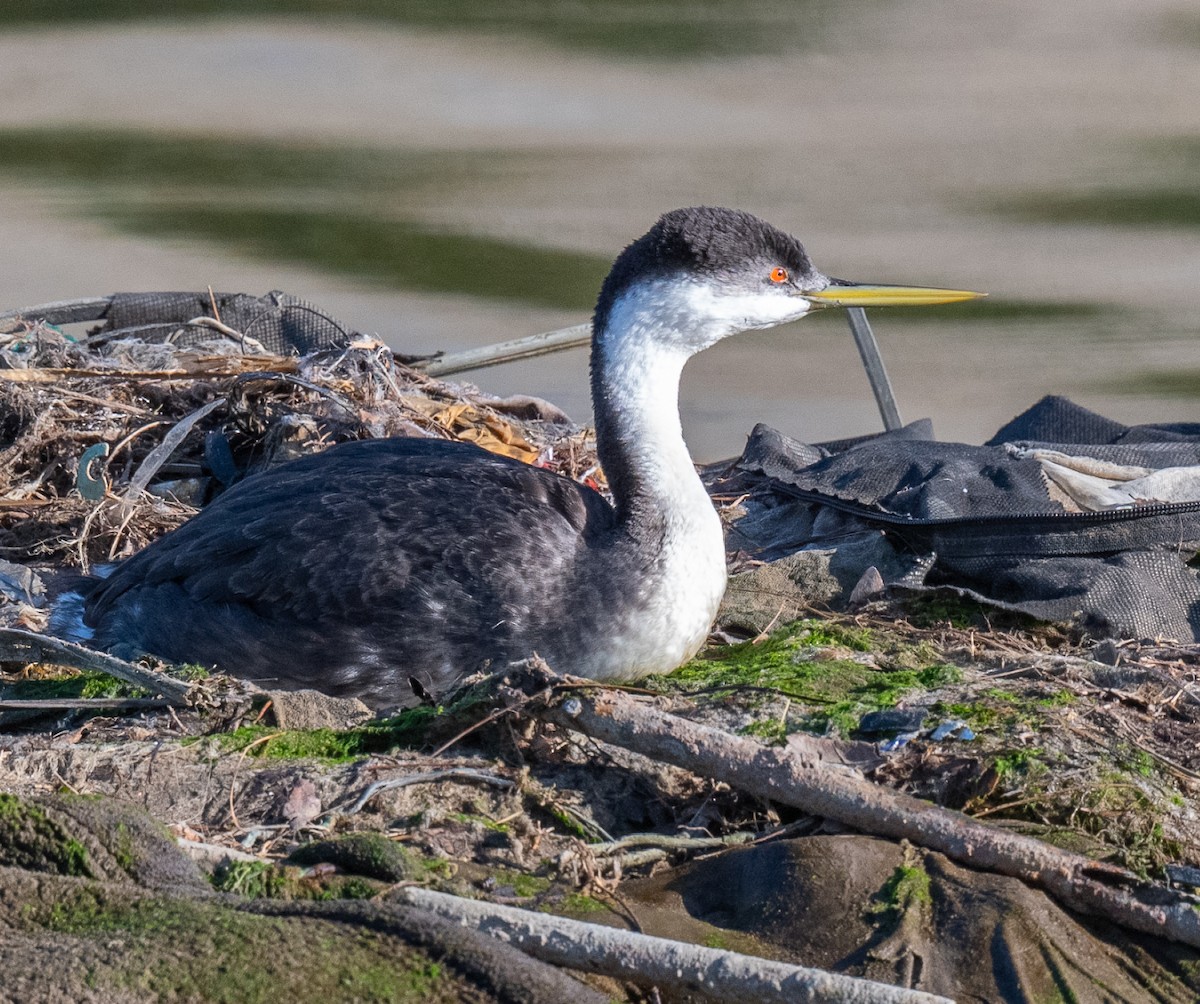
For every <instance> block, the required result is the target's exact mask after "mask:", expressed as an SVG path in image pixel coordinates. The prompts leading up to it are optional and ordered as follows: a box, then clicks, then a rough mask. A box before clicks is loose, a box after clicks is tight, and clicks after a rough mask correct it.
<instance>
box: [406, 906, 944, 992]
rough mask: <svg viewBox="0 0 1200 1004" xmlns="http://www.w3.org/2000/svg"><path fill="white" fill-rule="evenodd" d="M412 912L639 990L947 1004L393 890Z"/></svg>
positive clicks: (525, 913) (817, 972)
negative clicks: (426, 912)
mask: <svg viewBox="0 0 1200 1004" xmlns="http://www.w3.org/2000/svg"><path fill="white" fill-rule="evenodd" d="M398 896H399V898H400V899H401V900H402V901H404V902H406V903H408V904H409V905H411V906H415V907H418V908H420V909H424V910H429V911H431V912H432V913H437V914H440V915H441V916H443V917H447V918H449V919H451V920H455V921H457V922H458V923H459V924H460V925H462V926H463V927H468V928H473V929H475V930H477V931H481V932H482V933H484V934H488V935H491V936H492V937H493V938H497V939H499V940H501V941H505V942H508V943H510V944H512V945H515V946H516V947H518V948H520V949H521V950H522V951H523V952H525V953H526V954H528V955H532V956H533V957H534V958H535V959H540V960H541V961H543V962H549V963H551V964H552V965H556V966H566V967H567V968H569V969H576V970H580V971H582V972H586V973H601V974H603V975H605V976H610V977H613V978H614V979H619V980H629V981H630V982H633V983H637V984H640V985H643V986H644V985H646V984H652V985H654V986H657V987H662V988H667V987H669V988H671V989H675V990H680V991H684V992H691V993H695V992H697V991H699V992H700V993H701V994H702V995H703V996H704V998H705V999H706V1000H711V1001H717V1002H729V1004H745V1002H746V1001H754V1002H755V1004H800V1002H808V1004H825V1002H827V1004H951V1002H950V1001H949V1000H948V998H945V997H938V996H936V995H934V994H927V993H922V992H921V991H919V990H908V989H905V988H902V987H893V986H888V985H887V984H885V983H876V982H874V981H872V980H859V979H855V978H854V977H851V976H840V975H838V974H836V973H827V972H825V971H824V970H821V969H808V968H805V967H803V966H792V965H788V964H787V963H784V962H773V961H771V960H769V959H760V958H756V957H755V956H752V955H740V954H738V953H737V952H726V951H722V950H720V949H716V948H703V947H701V946H700V945H689V944H686V943H684V942H682V941H670V940H668V939H667V938H652V937H649V936H648V935H645V934H635V933H634V932H632V931H622V930H620V929H618V928H613V927H603V926H601V925H599V924H587V923H584V922H583V921H579V920H568V919H567V918H565V917H556V916H554V915H552V914H546V913H535V912H534V911H531V910H518V909H516V908H515V907H511V906H498V905H496V904H493V903H484V902H481V901H479V900H474V899H463V898H461V897H459V896H450V895H447V894H446V893H442V892H434V891H433V890H431V889H421V888H417V887H415V886H410V887H407V888H404V889H400V890H398Z"/></svg>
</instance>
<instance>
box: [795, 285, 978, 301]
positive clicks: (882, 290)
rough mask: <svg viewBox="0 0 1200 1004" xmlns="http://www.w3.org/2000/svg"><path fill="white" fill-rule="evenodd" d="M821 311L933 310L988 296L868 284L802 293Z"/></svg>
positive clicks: (840, 286)
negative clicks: (847, 309) (935, 307)
mask: <svg viewBox="0 0 1200 1004" xmlns="http://www.w3.org/2000/svg"><path fill="white" fill-rule="evenodd" d="M802 295H803V297H804V298H805V299H806V300H809V301H811V302H812V303H813V304H814V305H815V306H818V307H932V306H934V305H936V304H939V303H960V302H961V301H963V300H977V299H979V297H981V296H987V293H973V292H971V291H970V290H967V289H936V288H934V287H932V286H872V285H867V284H866V283H856V282H847V283H835V284H834V285H832V286H828V287H826V288H825V289H822V290H820V291H819V292H816V293H803V294H802Z"/></svg>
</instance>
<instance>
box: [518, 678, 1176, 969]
mask: <svg viewBox="0 0 1200 1004" xmlns="http://www.w3.org/2000/svg"><path fill="white" fill-rule="evenodd" d="M509 679H510V681H512V682H514V683H518V686H519V693H518V694H516V695H514V699H516V700H522V701H523V700H525V699H526V697H527V695H529V694H533V693H539V692H540V693H542V694H546V692H547V691H549V692H550V693H549V695H548V696H547V697H546V698H545V704H544V705H543V706H542V707H541V708H538V707H537V706H536V705H532V704H531V705H530V706H529V711H530V713H531V714H533V715H534V716H535V717H536V718H540V719H541V720H542V721H546V722H552V723H553V724H555V725H558V726H560V727H562V728H566V729H572V730H575V731H577V732H582V733H584V734H585V735H589V736H591V737H593V738H594V739H599V740H601V741H602V742H607V743H613V744H614V745H617V746H623V747H625V748H626V749H629V750H633V751H634V752H636V753H640V754H642V755H643V756H646V757H649V758H650V759H652V760H659V761H662V762H665V763H670V764H674V765H675V766H677V767H682V768H684V769H685V770H689V771H691V772H692V773H694V774H697V775H699V776H700V777H707V778H711V779H713V780H716V781H724V782H725V783H727V784H729V785H732V786H733V787H736V788H738V789H740V790H742V791H746V792H749V793H750V794H752V795H756V796H758V797H759V798H764V799H770V800H771V801H774V802H779V803H780V804H782V805H789V806H792V807H794V808H798V809H800V810H802V811H804V812H807V813H809V814H810V815H814V816H823V817H825V818H826V819H833V820H837V821H838V822H841V823H845V824H847V825H849V826H853V827H855V828H856V829H859V830H861V831H863V832H865V833H874V834H877V835H879V836H884V837H890V838H892V839H895V840H901V839H903V840H908V841H910V842H912V843H914V844H916V845H918V846H921V847H927V848H930V849H932V850H936V851H940V852H941V853H943V854H945V855H946V856H947V857H949V858H951V859H952V860H954V861H958V862H960V863H962V864H965V865H968V866H970V867H972V868H978V869H982V870H986V871H991V872H997V873H999V874H1001V875H1010V876H1013V877H1015V878H1019V879H1022V880H1023V881H1025V882H1029V883H1030V884H1032V885H1036V886H1040V887H1041V888H1043V889H1045V890H1046V891H1047V892H1049V893H1050V894H1051V895H1053V896H1054V897H1055V898H1056V899H1058V900H1059V902H1061V903H1063V904H1064V905H1066V906H1068V907H1070V908H1071V909H1073V910H1077V911H1078V912H1080V913H1085V914H1093V915H1096V916H1101V917H1106V918H1108V919H1109V920H1111V921H1113V922H1114V923H1117V924H1120V925H1122V926H1123V927H1128V928H1131V929H1133V930H1135V931H1144V932H1146V933H1148V934H1153V935H1157V936H1160V937H1167V938H1170V939H1172V940H1174V941H1180V942H1183V943H1184V944H1187V945H1192V946H1193V947H1197V948H1200V911H1198V910H1196V909H1195V908H1194V907H1193V906H1192V904H1191V903H1190V902H1186V901H1184V900H1183V899H1182V898H1181V897H1178V896H1176V895H1175V894H1174V893H1172V892H1171V891H1170V890H1167V889H1165V888H1163V887H1162V886H1158V885H1154V884H1152V883H1148V882H1142V881H1140V880H1139V879H1138V878H1137V877H1136V876H1135V875H1133V874H1132V873H1131V872H1128V871H1126V870H1124V869H1123V868H1117V867H1115V866H1113V865H1108V864H1105V863H1103V862H1099V861H1092V860H1091V859H1089V858H1086V857H1084V856H1083V855H1081V854H1073V853H1071V852H1069V851H1064V850H1060V849H1059V848H1057V847H1052V846H1050V845H1049V844H1044V843H1042V842H1041V841H1039V840H1034V839H1033V838H1031V837H1025V836H1022V835H1020V834H1016V833H1011V832H1008V831H1006V830H1003V829H1000V828H999V827H995V826H991V825H989V824H986V823H980V822H977V821H976V820H974V819H971V818H970V817H969V816H966V815H963V814H962V813H960V812H953V811H951V810H949V809H943V808H940V807H939V806H936V805H934V804H932V803H930V802H925V801H922V800H921V799H919V798H914V797H912V796H911V795H906V794H904V793H903V792H898V791H893V790H891V789H890V788H885V787H882V786H880V785H876V784H872V783H871V782H870V781H867V780H866V779H865V778H863V777H861V776H859V775H856V774H854V773H852V772H849V771H845V770H837V771H835V770H831V769H830V768H829V766H828V765H825V764H822V763H819V762H817V763H814V762H812V761H807V760H802V759H800V758H799V757H797V756H795V755H794V754H792V753H790V752H789V751H788V750H785V749H775V748H772V747H767V746H763V745H761V744H759V743H757V742H754V741H752V740H749V739H742V738H740V737H738V736H733V735H730V734H729V733H727V732H722V731H720V730H719V729H713V728H708V727H707V726H703V725H697V724H695V723H693V722H690V721H688V720H687V719H685V718H680V717H678V716H676V715H670V714H666V713H665V712H662V711H659V710H657V709H656V708H653V707H649V706H647V705H646V704H644V703H639V702H638V701H635V700H634V699H632V698H630V697H628V696H626V695H625V694H622V693H620V692H619V691H611V690H604V689H601V688H597V687H595V686H594V685H588V684H587V683H586V682H585V681H582V680H578V679H575V678H570V677H561V676H557V675H555V674H554V673H552V672H550V671H549V669H547V668H546V666H545V663H541V664H540V666H539V665H538V664H537V663H535V662H533V661H532V660H531V661H530V662H528V663H525V664H524V665H523V666H522V667H520V668H517V669H515V671H514V673H513V674H512V675H510V677H509Z"/></svg>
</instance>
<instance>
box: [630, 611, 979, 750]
mask: <svg viewBox="0 0 1200 1004" xmlns="http://www.w3.org/2000/svg"><path fill="white" fill-rule="evenodd" d="M876 646H879V647H884V646H883V645H881V640H880V639H879V638H878V636H877V635H876V633H874V632H872V631H870V630H867V629H861V628H849V627H845V626H843V625H840V624H837V623H834V622H827V621H811V620H808V621H798V622H796V623H795V624H793V625H790V626H788V627H787V628H786V629H784V630H782V631H780V632H778V633H776V634H774V635H772V636H771V637H770V638H767V639H766V640H765V641H763V642H761V643H760V644H757V645H756V644H754V643H752V642H747V643H745V644H741V645H732V646H728V647H725V648H721V649H717V650H715V651H713V652H711V653H709V654H707V655H706V656H705V657H704V658H702V659H698V660H696V661H694V662H691V663H688V664H687V665H686V666H683V667H682V668H680V669H677V670H676V671H675V672H674V673H671V674H669V675H668V676H666V677H662V678H660V679H658V680H654V681H651V682H650V684H649V685H651V686H659V687H664V688H668V689H675V690H683V691H687V692H695V691H706V690H712V689H717V688H720V689H724V688H729V689H730V690H734V689H736V688H738V687H753V688H770V689H773V690H776V691H778V692H779V693H780V694H782V695H785V696H787V697H788V698H790V699H791V700H792V701H793V702H795V707H796V715H795V721H796V723H797V725H798V726H799V727H800V728H804V729H808V730H812V731H826V730H828V729H829V728H835V729H836V730H837V731H839V732H841V733H843V734H848V733H850V732H852V731H853V730H854V728H855V727H856V726H857V724H858V720H859V718H861V717H862V715H864V714H865V713H867V712H869V711H877V710H881V709H884V708H891V707H894V706H895V705H896V704H897V703H898V702H899V701H900V699H901V698H902V697H904V696H905V695H906V694H909V693H911V692H913V691H915V690H922V689H924V690H929V689H936V688H939V687H943V686H947V685H949V684H952V683H956V682H958V681H959V680H961V679H962V671H961V670H959V669H958V668H957V667H955V666H951V665H947V664H944V663H935V664H933V665H924V666H921V667H920V668H912V669H901V668H882V667H881V666H879V665H876V664H875V663H874V660H873V659H868V658H853V657H848V656H852V655H853V653H870V652H872V650H873V648H875V647H876ZM907 654H908V655H911V652H910V653H907ZM888 661H890V662H892V663H893V666H894V665H895V664H896V663H897V661H898V660H896V659H895V658H894V657H891V656H889V657H888ZM743 731H744V732H746V733H747V734H750V735H757V736H759V737H761V738H764V739H767V740H768V741H770V742H778V741H780V740H781V739H782V738H783V737H784V736H785V735H786V732H787V725H786V723H785V722H782V721H780V720H778V718H776V719H774V720H772V719H764V720H761V721H758V722H754V723H751V724H750V725H748V726H746V727H745V728H744V730H743Z"/></svg>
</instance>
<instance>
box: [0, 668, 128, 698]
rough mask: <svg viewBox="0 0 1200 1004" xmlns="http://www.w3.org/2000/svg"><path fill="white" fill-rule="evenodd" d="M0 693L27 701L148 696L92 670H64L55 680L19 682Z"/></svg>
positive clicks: (52, 677) (114, 678)
mask: <svg viewBox="0 0 1200 1004" xmlns="http://www.w3.org/2000/svg"><path fill="white" fill-rule="evenodd" d="M0 690H2V692H3V695H4V696H5V697H7V698H10V699H13V700H26V701H38V700H43V701H52V700H64V699H65V700H78V699H83V698H88V699H94V698H98V697H145V696H146V692H145V691H144V690H141V689H140V688H138V687H133V686H130V685H129V684H127V683H125V682H123V681H122V680H118V679H117V678H116V677H113V676H109V675H108V674H107V673H97V672H94V671H91V670H89V671H87V672H80V671H78V670H72V669H64V670H63V671H62V673H61V674H59V675H56V676H43V677H37V678H31V679H26V680H17V681H15V682H13V683H9V684H6V685H5V686H4V687H3V688H0Z"/></svg>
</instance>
